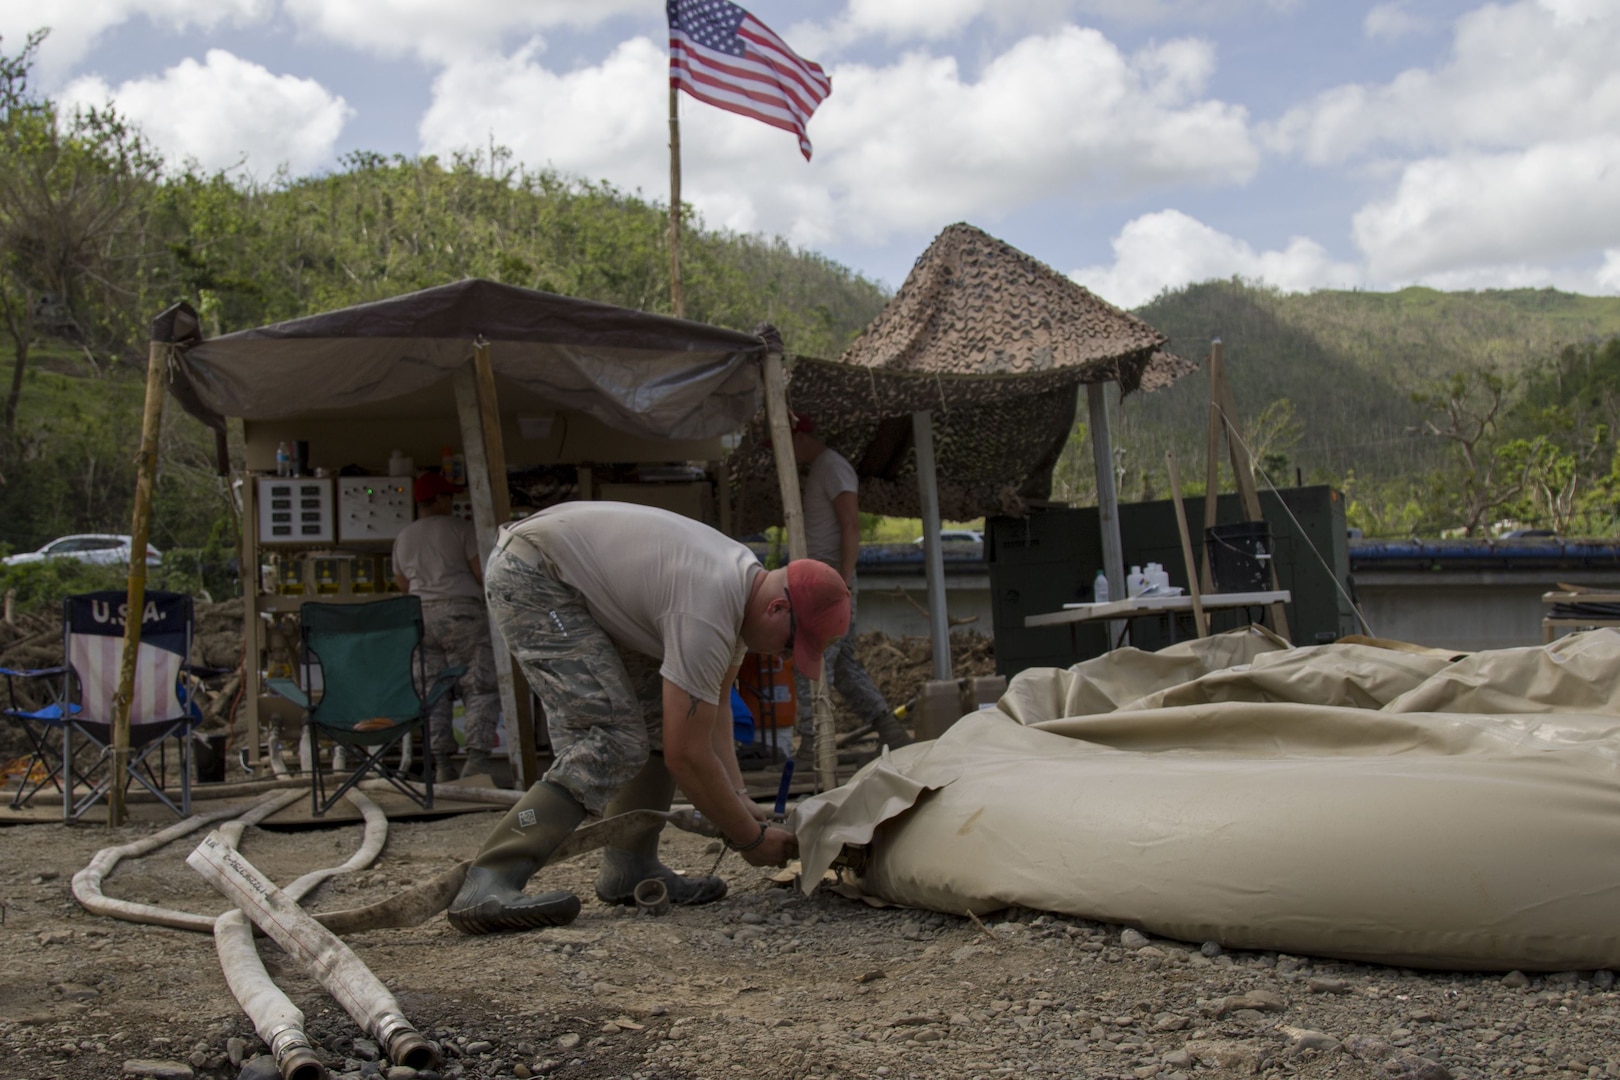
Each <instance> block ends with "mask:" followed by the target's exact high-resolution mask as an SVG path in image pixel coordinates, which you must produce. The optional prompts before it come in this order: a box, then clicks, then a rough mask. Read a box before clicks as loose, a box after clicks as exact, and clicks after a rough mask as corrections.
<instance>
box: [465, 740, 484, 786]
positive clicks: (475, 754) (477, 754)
mask: <svg viewBox="0 0 1620 1080" xmlns="http://www.w3.org/2000/svg"><path fill="white" fill-rule="evenodd" d="M489 772H490V763H489V751H488V750H474V749H472V748H471V747H468V749H467V760H466V761H463V762H462V763H461V779H463V780H465V779H467V777H469V776H480V775H482V776H488V775H489Z"/></svg>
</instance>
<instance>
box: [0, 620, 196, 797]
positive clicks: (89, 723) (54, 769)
mask: <svg viewBox="0 0 1620 1080" xmlns="http://www.w3.org/2000/svg"><path fill="white" fill-rule="evenodd" d="M126 600H127V597H126V595H125V594H124V593H123V592H119V591H113V590H108V591H105V592H95V593H84V594H81V595H79V596H70V597H68V598H67V599H66V600H64V601H63V602H62V621H63V653H64V655H65V657H66V659H67V663H66V664H64V665H63V666H61V667H54V668H41V669H37V670H34V671H10V670H5V671H3V672H0V673H3V674H4V675H5V676H6V677H7V679H8V680H16V679H27V678H32V679H44V680H58V679H59V680H60V681H59V682H58V683H57V685H56V687H55V694H54V697H55V700H54V701H52V702H51V703H50V704H49V705H47V706H45V707H44V708H40V709H32V710H25V709H22V708H19V707H17V706H16V705H15V704H14V705H13V707H12V708H9V709H6V710H4V715H5V716H7V717H8V718H10V719H12V720H15V721H18V722H20V723H21V724H22V725H23V726H24V728H25V729H26V730H28V731H29V734H30V738H31V740H32V742H33V745H34V761H33V762H31V765H33V766H35V767H37V768H38V770H40V772H43V773H44V774H46V775H44V776H43V777H40V778H38V779H36V781H35V783H34V784H33V787H32V789H31V790H29V791H28V793H27V794H28V796H32V795H33V794H34V792H35V791H37V790H38V789H39V788H41V787H44V786H45V785H46V784H47V783H51V784H54V786H55V787H56V788H58V789H59V790H60V791H61V792H62V817H63V820H65V821H70V822H71V821H77V820H78V819H79V818H80V817H82V816H83V815H84V813H85V812H86V811H87V810H89V809H90V808H91V807H92V806H94V805H95V804H96V803H98V802H100V801H101V800H102V799H104V798H105V797H106V795H107V792H108V791H109V790H111V788H112V785H113V784H114V783H122V784H123V785H124V788H125V790H128V789H129V786H130V784H132V783H138V784H140V785H141V786H142V787H144V788H145V789H146V790H147V791H149V792H151V793H152V795H153V796H154V797H156V798H157V799H158V800H159V801H160V802H162V803H163V804H164V805H165V806H167V807H168V808H169V809H170V810H172V811H174V812H175V813H176V814H178V815H180V816H182V817H184V816H185V815H187V814H189V813H191V732H192V729H193V728H194V727H196V725H197V724H198V723H199V722H200V721H201V718H202V714H201V711H200V710H199V709H198V708H197V707H196V705H195V703H194V702H193V701H192V700H191V695H190V694H189V693H188V689H187V686H188V684H187V681H186V676H187V675H188V674H190V673H192V672H194V671H195V672H197V673H201V669H194V668H193V667H192V665H191V664H190V663H189V657H190V655H191V634H192V621H193V619H192V605H191V597H189V596H186V595H184V594H182V593H170V592H157V591H149V592H147V594H146V602H145V605H144V606H143V608H142V611H141V641H140V645H139V647H138V648H137V651H136V654H135V684H134V689H133V691H132V696H131V700H130V706H129V748H130V750H129V752H130V756H129V760H128V762H127V763H126V765H125V775H124V776H122V777H114V776H113V775H112V771H113V770H112V743H113V734H112V730H113V717H114V711H113V697H114V695H115V694H116V693H117V691H118V680H119V675H120V673H121V669H122V665H123V659H124V621H125V617H126V610H125V609H126ZM14 700H15V699H14ZM55 736H59V745H60V750H59V751H58V750H57V749H56V747H54V746H52V745H51V744H52V742H54V741H57V740H56V738H54V737H55ZM171 739H172V740H174V741H175V742H176V743H177V744H178V745H177V747H176V749H177V751H178V754H177V758H178V761H177V764H178V769H177V770H176V772H177V775H176V777H175V779H177V780H178V782H179V787H180V791H179V795H180V799H179V802H178V803H176V802H175V800H174V799H173V798H171V797H170V793H169V786H168V764H169V757H168V750H169V742H170V740H171ZM75 742H77V743H78V745H77V746H75ZM35 775H36V776H39V773H35ZM25 801H26V797H25V796H24V795H23V794H22V793H21V792H19V794H18V798H17V800H16V801H14V804H13V805H19V804H20V803H21V802H25Z"/></svg>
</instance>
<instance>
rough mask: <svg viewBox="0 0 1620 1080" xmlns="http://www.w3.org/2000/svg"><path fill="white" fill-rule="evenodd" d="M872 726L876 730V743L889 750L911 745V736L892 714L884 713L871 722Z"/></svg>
mask: <svg viewBox="0 0 1620 1080" xmlns="http://www.w3.org/2000/svg"><path fill="white" fill-rule="evenodd" d="M872 726H873V727H875V728H877V733H878V741H879V742H881V743H882V744H883V745H884V746H887V747H889V748H890V749H891V750H892V749H898V748H899V747H902V746H910V745H911V743H912V738H911V736H910V735H908V734H907V733H906V729H905V728H904V727H902V726H901V724H900V721H899V719H898V718H897V717H896V716H895V715H894V713H892V712H886V713H884V714H883V715H882V716H880V717H878V718H877V719H876V720H873V721H872Z"/></svg>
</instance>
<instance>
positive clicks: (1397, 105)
mask: <svg viewBox="0 0 1620 1080" xmlns="http://www.w3.org/2000/svg"><path fill="white" fill-rule="evenodd" d="M1617 53H1620V5H1616V4H1613V3H1612V2H1609V3H1603V4H1598V3H1593V2H1591V0H1519V2H1517V3H1512V4H1488V5H1485V6H1482V7H1480V8H1478V9H1476V10H1474V11H1473V12H1470V13H1469V14H1468V15H1466V16H1464V17H1463V18H1461V19H1459V20H1458V21H1457V27H1456V35H1455V39H1454V41H1453V46H1452V56H1451V57H1450V59H1449V60H1448V62H1447V63H1445V64H1443V65H1440V66H1438V67H1435V68H1433V69H1422V68H1414V69H1412V70H1410V71H1406V72H1403V73H1402V74H1400V75H1399V76H1397V77H1396V78H1395V79H1393V80H1392V81H1390V82H1389V83H1386V84H1383V85H1362V84H1351V85H1346V86H1341V87H1337V88H1335V89H1333V90H1330V91H1328V92H1326V93H1324V94H1322V95H1320V96H1319V97H1317V98H1316V99H1315V100H1313V101H1311V102H1309V103H1308V104H1305V105H1302V106H1299V107H1297V108H1294V109H1290V110H1289V111H1288V112H1287V113H1286V114H1284V116H1283V117H1282V118H1281V120H1279V121H1278V122H1277V123H1276V124H1274V125H1270V126H1268V127H1267V128H1266V134H1267V136H1268V141H1269V143H1270V145H1272V146H1273V147H1274V148H1275V149H1278V150H1280V151H1282V152H1285V153H1297V154H1299V155H1301V156H1303V157H1304V158H1305V159H1306V160H1307V161H1310V162H1312V163H1314V164H1318V165H1338V164H1342V163H1344V162H1347V161H1352V160H1354V159H1356V158H1358V157H1361V156H1363V155H1368V154H1375V153H1380V152H1384V153H1388V152H1394V153H1401V152H1419V153H1422V152H1427V151H1432V150H1440V151H1450V150H1467V149H1507V148H1514V147H1525V146H1529V145H1531V144H1533V143H1536V142H1540V141H1542V140H1545V139H1566V138H1572V137H1579V136H1582V135H1585V134H1586V133H1588V132H1591V131H1594V130H1611V131H1612V130H1616V129H1617V128H1620V69H1617V68H1616V67H1615V64H1614V57H1615V55H1616V54H1617Z"/></svg>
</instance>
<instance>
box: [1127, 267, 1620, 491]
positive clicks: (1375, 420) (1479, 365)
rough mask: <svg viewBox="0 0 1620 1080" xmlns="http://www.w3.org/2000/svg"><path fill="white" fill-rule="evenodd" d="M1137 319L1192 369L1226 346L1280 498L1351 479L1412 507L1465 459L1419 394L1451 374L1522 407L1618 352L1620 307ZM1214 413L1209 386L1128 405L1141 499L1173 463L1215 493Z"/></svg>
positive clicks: (1202, 294)
mask: <svg viewBox="0 0 1620 1080" xmlns="http://www.w3.org/2000/svg"><path fill="white" fill-rule="evenodd" d="M1136 314H1138V315H1140V316H1141V317H1142V318H1144V319H1146V320H1147V321H1148V322H1149V323H1151V324H1152V325H1154V326H1155V327H1157V328H1158V329H1159V330H1161V331H1163V332H1164V333H1166V334H1168V335H1169V336H1170V338H1171V348H1172V349H1173V350H1174V351H1175V352H1177V353H1179V354H1181V355H1183V356H1186V357H1188V358H1191V359H1202V358H1203V357H1204V356H1205V355H1207V353H1208V350H1209V343H1210V341H1211V340H1212V339H1214V338H1219V339H1220V340H1221V342H1222V350H1223V357H1224V360H1225V362H1226V366H1227V371H1228V373H1229V376H1230V378H1231V381H1232V386H1233V390H1234V393H1235V396H1236V398H1237V402H1238V407H1239V411H1240V413H1241V418H1242V423H1243V427H1244V430H1245V431H1246V432H1247V433H1248V436H1249V438H1250V439H1251V440H1253V441H1254V442H1255V444H1256V451H1257V453H1256V457H1257V459H1261V460H1266V461H1267V462H1268V463H1269V465H1270V466H1271V469H1272V471H1273V472H1274V473H1275V474H1276V475H1275V477H1274V478H1275V480H1276V482H1277V483H1278V484H1279V485H1282V484H1284V483H1289V482H1292V481H1293V480H1294V479H1295V478H1296V477H1298V478H1303V479H1305V480H1306V481H1327V482H1333V483H1343V482H1344V481H1345V480H1346V478H1348V477H1351V476H1352V474H1353V476H1354V478H1355V480H1356V482H1358V483H1360V484H1361V485H1362V486H1363V487H1366V486H1367V485H1373V486H1387V485H1390V484H1395V485H1402V484H1404V485H1405V486H1406V488H1407V489H1409V491H1415V490H1416V485H1419V483H1420V482H1421V481H1426V480H1427V479H1429V478H1430V474H1432V473H1433V472H1435V471H1436V470H1442V469H1444V468H1445V467H1446V466H1447V464H1448V462H1449V460H1450V458H1451V457H1452V456H1454V447H1452V446H1450V445H1447V443H1446V442H1445V441H1443V440H1440V439H1436V438H1435V437H1433V436H1432V435H1428V434H1425V433H1424V432H1423V431H1422V430H1421V424H1422V421H1423V420H1424V417H1425V410H1424V408H1423V407H1421V406H1420V405H1419V404H1418V403H1416V402H1414V400H1413V396H1414V395H1415V394H1420V393H1423V392H1426V391H1432V390H1434V389H1435V388H1436V387H1437V386H1438V385H1440V384H1441V383H1442V382H1443V381H1444V380H1445V379H1447V378H1448V377H1449V376H1451V375H1452V374H1453V373H1458V372H1485V371H1495V372H1497V373H1499V374H1500V375H1501V376H1502V377H1503V378H1504V380H1505V381H1506V396H1507V404H1508V405H1511V404H1512V403H1513V402H1514V401H1516V400H1517V399H1518V397H1519V395H1520V394H1521V393H1522V392H1523V387H1524V386H1525V385H1526V383H1527V381H1529V380H1533V379H1534V378H1535V377H1536V375H1537V373H1538V372H1540V371H1541V370H1542V369H1543V368H1545V367H1546V366H1547V365H1548V364H1551V363H1552V362H1553V361H1554V360H1555V358H1556V357H1558V356H1559V354H1560V353H1561V351H1563V350H1564V349H1565V348H1566V347H1570V346H1586V347H1591V346H1596V345H1598V344H1600V343H1602V342H1604V341H1606V340H1609V339H1611V338H1614V337H1616V336H1620V297H1588V296H1576V295H1572V294H1569V293H1560V292H1556V291H1553V290H1531V289H1521V290H1506V291H1488V292H1467V293H1442V292H1436V291H1435V290H1433V289H1422V288H1411V289H1404V290H1402V291H1400V292H1395V293H1369V292H1317V293H1305V294H1283V293H1280V292H1277V291H1276V290H1272V289H1266V288H1259V287H1255V286H1250V285H1247V284H1244V283H1242V282H1236V281H1215V282H1206V283H1203V284H1199V285H1193V286H1189V287H1187V288H1184V289H1180V290H1177V291H1175V292H1171V293H1167V294H1165V295H1163V296H1160V297H1158V298H1157V299H1155V300H1154V301H1153V302H1152V303H1151V304H1148V305H1146V306H1145V307H1142V308H1140V309H1138V310H1137V311H1136ZM1208 407H1209V386H1208V381H1207V379H1206V378H1204V377H1203V376H1202V373H1200V374H1199V375H1195V376H1192V377H1189V378H1186V379H1183V380H1181V381H1180V382H1178V383H1176V384H1175V385H1173V386H1172V387H1170V388H1168V389H1166V390H1163V391H1160V392H1158V393H1154V394H1142V395H1136V396H1133V397H1131V398H1128V399H1127V400H1126V402H1125V404H1124V407H1123V408H1122V410H1121V412H1122V418H1121V421H1120V423H1119V425H1118V426H1119V429H1120V430H1119V431H1118V432H1117V434H1116V441H1117V443H1118V444H1119V446H1120V448H1121V449H1122V451H1123V460H1122V464H1123V467H1124V469H1125V476H1124V483H1123V485H1122V491H1123V492H1124V493H1125V494H1126V495H1127V496H1128V497H1135V496H1136V495H1137V494H1140V493H1141V492H1143V491H1146V492H1149V493H1152V492H1160V493H1162V492H1163V491H1164V489H1165V484H1164V464H1163V463H1164V453H1165V451H1166V450H1167V449H1168V450H1174V451H1175V452H1176V454H1177V457H1178V459H1179V460H1181V461H1182V462H1183V463H1184V464H1183V468H1182V472H1183V475H1184V476H1185V477H1188V480H1187V486H1189V487H1198V488H1200V489H1201V485H1202V477H1203V460H1204V445H1205V433H1206V426H1207V423H1208Z"/></svg>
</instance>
